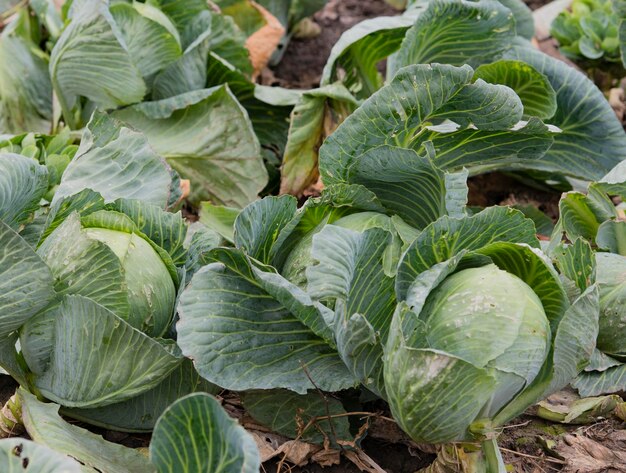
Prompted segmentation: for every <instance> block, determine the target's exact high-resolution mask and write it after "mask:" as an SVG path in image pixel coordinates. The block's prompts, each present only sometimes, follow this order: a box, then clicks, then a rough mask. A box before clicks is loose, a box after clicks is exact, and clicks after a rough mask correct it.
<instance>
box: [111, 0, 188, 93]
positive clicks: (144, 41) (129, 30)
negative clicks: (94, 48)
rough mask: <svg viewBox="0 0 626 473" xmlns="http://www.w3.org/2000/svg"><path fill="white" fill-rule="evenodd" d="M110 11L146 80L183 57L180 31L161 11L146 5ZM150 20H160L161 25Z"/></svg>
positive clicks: (117, 6) (125, 5)
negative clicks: (155, 17) (154, 18)
mask: <svg viewBox="0 0 626 473" xmlns="http://www.w3.org/2000/svg"><path fill="white" fill-rule="evenodd" d="M109 11H110V12H111V16H112V17H113V19H114V20H115V23H116V25H117V27H118V28H119V31H120V33H121V35H122V38H124V42H125V44H126V48H127V50H128V53H129V54H130V57H131V60H132V62H133V64H134V65H135V66H136V67H137V68H138V69H139V71H140V72H141V75H142V76H143V78H144V80H146V81H150V80H151V79H152V77H153V76H154V75H155V74H156V73H157V72H159V71H160V70H162V69H163V68H165V67H166V66H168V65H169V64H171V63H172V62H174V61H175V60H176V59H178V57H179V56H180V55H181V54H182V51H181V47H180V39H179V38H178V32H177V31H176V28H175V27H174V25H173V24H172V23H171V21H170V20H169V19H168V18H167V17H166V16H165V15H163V13H162V12H161V11H159V10H158V9H156V8H154V7H152V6H151V5H148V4H143V3H133V4H128V3H116V4H114V5H112V6H111V7H110V9H109ZM151 13H152V15H151ZM159 14H160V15H159ZM150 16H157V18H158V19H159V20H160V21H154V20H153V19H152V18H150ZM167 23H169V25H168V24H167Z"/></svg>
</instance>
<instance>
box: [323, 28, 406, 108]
mask: <svg viewBox="0 0 626 473" xmlns="http://www.w3.org/2000/svg"><path fill="white" fill-rule="evenodd" d="M413 23H414V20H413V19H412V18H408V17H405V16H394V17H379V18H374V19H370V20H365V21H362V22H360V23H358V24H357V25H355V26H353V27H352V28H350V29H349V30H347V31H346V32H344V33H343V34H342V35H341V37H340V38H339V40H338V41H337V42H336V43H335V45H334V46H333V48H332V50H331V51H330V56H329V57H328V60H327V62H326V65H325V66H324V71H323V72H322V79H321V85H322V86H324V85H330V84H331V83H332V82H334V81H335V80H337V78H338V72H339V70H340V69H342V70H343V71H345V74H346V75H345V77H343V78H342V80H341V82H342V83H343V84H344V85H345V86H346V87H347V88H348V90H349V91H350V92H351V93H353V94H354V95H355V96H356V97H357V98H367V97H369V96H370V95H371V94H373V93H374V92H376V90H378V89H379V88H380V87H381V86H382V85H383V77H382V75H381V74H380V72H378V69H377V68H376V67H377V65H378V63H379V62H380V61H381V60H383V59H385V58H387V57H388V56H389V55H390V54H392V53H393V52H395V51H396V50H397V49H398V48H399V47H400V44H401V43H402V40H403V39H404V36H405V34H406V31H407V29H408V28H409V27H410V26H411V25H412V24H413Z"/></svg>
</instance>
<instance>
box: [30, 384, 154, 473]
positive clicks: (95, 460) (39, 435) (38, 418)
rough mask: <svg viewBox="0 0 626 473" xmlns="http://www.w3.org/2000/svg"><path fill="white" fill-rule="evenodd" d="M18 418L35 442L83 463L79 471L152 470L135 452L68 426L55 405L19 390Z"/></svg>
mask: <svg viewBox="0 0 626 473" xmlns="http://www.w3.org/2000/svg"><path fill="white" fill-rule="evenodd" d="M18 397H19V400H20V402H21V405H22V418H23V420H24V425H25V427H26V431H27V432H28V435H30V437H31V438H32V439H33V440H34V441H35V442H37V443H39V444H42V445H45V446H46V447H48V448H51V449H53V450H55V451H57V452H59V453H62V454H65V455H69V456H70V457H73V458H76V459H77V460H78V461H80V462H81V463H83V464H84V465H85V467H81V469H80V471H85V470H87V471H92V470H95V471H115V472H119V473H152V472H153V471H154V467H153V466H152V465H151V464H150V463H149V462H148V459H147V458H146V457H144V456H143V455H142V454H141V453H139V452H138V451H137V450H134V449H132V448H127V447H124V446H122V445H119V444H116V443H112V442H107V441H106V440H104V439H103V438H102V437H101V436H99V435H96V434H94V433H91V432H89V431H88V430H86V429H82V428H80V427H78V426H75V425H72V424H68V423H67V422H66V421H65V420H63V419H62V418H61V416H60V415H59V406H58V405H57V404H52V403H43V402H40V401H39V400H37V398H36V397H35V396H34V395H33V394H31V393H29V392H27V391H25V390H24V389H20V390H19V391H18Z"/></svg>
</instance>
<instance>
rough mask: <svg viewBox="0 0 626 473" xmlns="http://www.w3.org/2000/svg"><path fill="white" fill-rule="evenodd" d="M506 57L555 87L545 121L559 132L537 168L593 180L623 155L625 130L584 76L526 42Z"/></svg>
mask: <svg viewBox="0 0 626 473" xmlns="http://www.w3.org/2000/svg"><path fill="white" fill-rule="evenodd" d="M505 57H506V58H508V59H515V60H520V61H524V62H526V63H528V64H530V65H531V66H532V67H534V68H535V69H536V70H537V71H539V72H540V73H541V74H543V75H545V76H546V77H547V78H548V80H549V81H550V84H552V87H553V88H554V90H555V91H556V101H557V110H556V113H555V114H554V116H553V117H552V118H551V119H550V120H549V122H550V124H552V125H556V126H557V127H559V129H560V130H561V133H557V134H555V135H554V144H553V145H552V146H551V147H550V149H549V150H548V152H547V153H546V155H545V156H544V158H543V159H542V160H541V161H537V162H536V163H535V164H536V166H535V169H540V170H545V171H552V172H559V173H562V174H565V175H568V176H573V177H577V178H580V179H584V180H595V179H600V178H602V177H603V176H604V175H605V174H606V173H608V172H609V171H610V170H611V169H612V168H613V167H615V166H616V165H617V164H618V163H619V162H620V161H622V160H624V159H626V133H625V132H624V129H623V127H622V125H621V123H620V122H619V121H618V120H617V118H616V116H615V112H613V109H612V108H611V106H610V105H609V103H608V102H607V100H606V99H605V98H604V95H602V92H601V91H600V90H599V89H598V88H597V87H596V86H595V85H594V84H593V82H591V81H590V80H589V79H588V78H587V76H585V75H584V74H583V73H581V72H579V71H578V70H576V69H575V68H573V67H570V66H568V65H567V64H565V63H564V62H562V61H560V60H558V59H555V58H552V57H550V56H548V55H546V54H543V53H541V52H539V51H537V50H535V49H534V48H532V47H530V45H523V46H517V47H515V48H513V49H511V50H510V51H508V52H507V54H506V56H505Z"/></svg>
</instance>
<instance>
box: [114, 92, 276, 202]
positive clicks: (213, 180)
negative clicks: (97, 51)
mask: <svg viewBox="0 0 626 473" xmlns="http://www.w3.org/2000/svg"><path fill="white" fill-rule="evenodd" d="M113 115H114V116H115V117H116V118H119V119H120V120H122V121H123V122H125V123H128V124H129V125H130V126H132V127H133V128H136V129H138V130H140V131H142V132H143V133H144V134H145V136H146V138H147V139H148V143H150V145H151V146H152V147H153V148H154V150H155V151H156V152H157V153H159V154H160V155H162V156H164V157H165V158H166V159H167V160H168V162H169V164H170V165H171V166H172V167H173V168H174V169H175V170H176V171H178V172H179V173H180V175H181V176H182V177H184V178H188V179H191V189H192V198H194V199H196V200H198V199H202V198H207V197H208V198H210V199H211V200H212V201H214V202H215V203H218V204H223V205H228V206H233V207H244V206H245V205H246V204H248V203H249V202H251V201H253V200H254V199H255V198H256V196H257V194H258V193H259V192H260V191H261V190H262V189H263V187H265V184H266V183H267V171H266V169H265V166H264V164H263V159H262V157H261V150H260V146H259V142H258V140H257V138H256V136H255V134H254V131H253V129H252V125H251V123H250V120H249V119H248V116H247V113H246V112H245V110H244V109H243V108H242V107H241V105H240V104H239V103H238V102H237V100H236V99H235V97H234V96H233V95H232V94H231V92H230V91H229V90H228V87H226V86H221V87H216V88H213V89H204V90H198V91H194V92H190V93H187V94H183V95H179V96H176V97H172V98H169V99H164V100H160V101H157V102H145V103H142V104H139V105H135V106H133V107H129V108H127V109H124V110H120V111H118V112H115V113H114V114H113Z"/></svg>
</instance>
